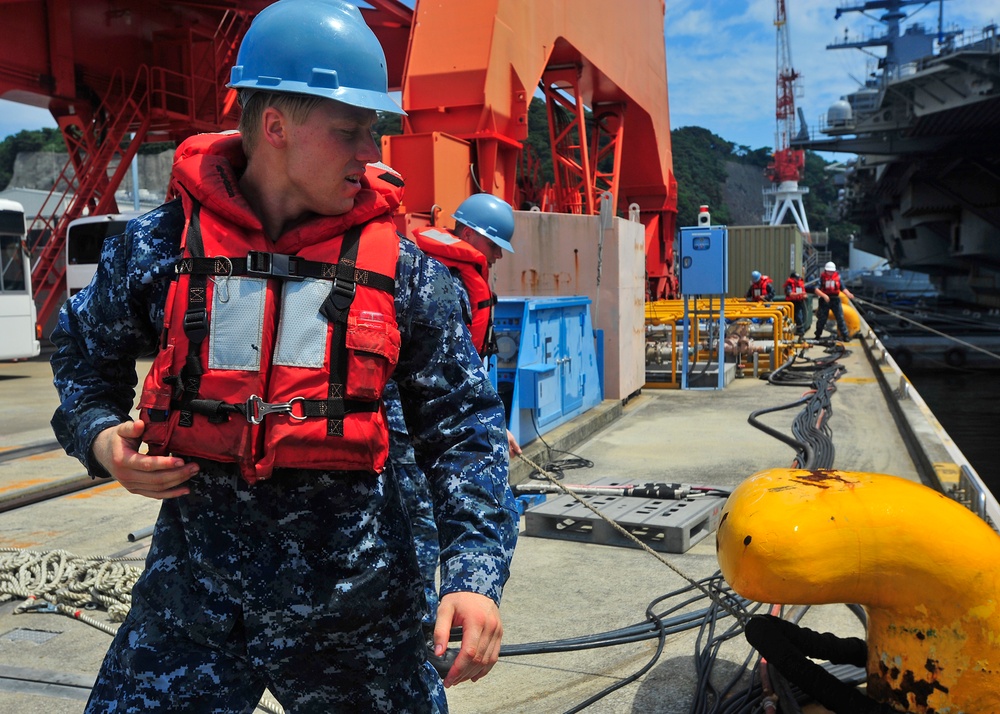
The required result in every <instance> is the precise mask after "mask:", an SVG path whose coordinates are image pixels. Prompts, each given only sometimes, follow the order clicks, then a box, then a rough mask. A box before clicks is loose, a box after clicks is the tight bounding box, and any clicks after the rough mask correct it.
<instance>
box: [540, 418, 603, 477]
mask: <svg viewBox="0 0 1000 714" xmlns="http://www.w3.org/2000/svg"><path fill="white" fill-rule="evenodd" d="M531 426H532V427H533V428H534V429H535V434H536V435H537V436H538V439H539V441H541V442H542V444H543V445H544V446H545V450H546V455H547V456H550V457H551V455H552V454H553V453H555V454H568V455H569V456H570V457H571V458H568V459H558V460H556V461H549V462H548V463H546V464H544V465H543V468H544V469H545V470H546V471H548V472H549V474H551V475H552V477H553V478H556V479H561V478H562V477H563V475H564V472H566V471H569V470H570V469H590V468H593V467H594V462H593V461H591V460H590V459H585V458H583V457H582V456H578V455H576V454H574V453H572V452H569V451H563V450H562V449H554V448H552V447H551V446H550V445H549V442H547V441H546V440H545V438H544V437H543V436H542V432H541V431H539V429H538V423H537V422H536V421H535V410H534V409H532V410H531ZM528 478H531V479H536V480H538V479H545V477H544V476H542V475H540V474H539V473H538V472H537V471H535V472H534V473H532V474H531V475H530V476H528Z"/></svg>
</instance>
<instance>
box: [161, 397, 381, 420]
mask: <svg viewBox="0 0 1000 714" xmlns="http://www.w3.org/2000/svg"><path fill="white" fill-rule="evenodd" d="M342 404H343V409H344V412H345V413H347V414H351V413H355V412H377V411H378V410H379V402H365V401H361V400H360V399H345V400H343V402H342ZM171 406H179V404H178V405H174V404H172V405H171ZM184 406H185V407H186V408H187V409H189V410H190V411H191V412H192V413H194V414H201V415H203V416H207V417H208V418H209V420H218V421H226V420H228V419H229V416H230V415H231V414H239V415H241V416H243V417H246V418H247V420H248V421H249V420H250V419H249V417H250V410H249V408H248V407H247V404H246V403H242V404H230V403H229V402H223V401H221V400H219V399H192V400H190V401H188V402H187V403H186V404H185V405H184ZM266 406H271V405H266ZM282 406H284V405H282ZM281 411H282V413H285V414H291V415H292V416H293V417H294V418H297V419H304V418H306V417H325V416H327V415H328V414H329V413H330V400H328V399H298V400H296V402H295V404H294V408H293V407H289V408H288V409H287V410H286V409H282V410H281Z"/></svg>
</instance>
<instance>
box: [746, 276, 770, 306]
mask: <svg viewBox="0 0 1000 714" xmlns="http://www.w3.org/2000/svg"><path fill="white" fill-rule="evenodd" d="M772 282H773V281H772V280H771V278H770V277H768V276H767V275H761V276H760V280H758V281H757V282H756V283H753V284H752V285H751V286H750V293H751V298H750V299H751V300H753V301H754V302H764V300H766V299H767V286H768V285H770V284H771V283H772Z"/></svg>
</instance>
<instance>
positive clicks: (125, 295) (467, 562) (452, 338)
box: [51, 201, 517, 602]
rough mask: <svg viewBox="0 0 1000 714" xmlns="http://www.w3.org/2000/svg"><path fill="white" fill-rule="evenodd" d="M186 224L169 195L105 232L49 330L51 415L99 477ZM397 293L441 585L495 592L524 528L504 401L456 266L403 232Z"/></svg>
mask: <svg viewBox="0 0 1000 714" xmlns="http://www.w3.org/2000/svg"><path fill="white" fill-rule="evenodd" d="M183 224H184V215H183V210H182V208H181V204H180V201H174V202H171V203H167V204H165V205H164V206H161V207H160V208H158V209H156V210H154V211H151V212H149V213H147V214H145V215H144V216H140V217H139V218H136V219H134V220H133V221H131V222H130V223H129V225H128V228H127V229H126V232H125V234H124V235H122V236H117V237H114V238H109V239H108V240H107V241H106V243H105V246H104V250H103V253H102V256H101V261H100V264H99V267H98V270H97V274H96V275H95V277H94V281H93V282H92V283H91V285H90V286H89V287H88V288H86V289H85V290H83V291H81V292H79V293H77V294H76V295H75V296H74V297H73V298H72V299H70V300H69V301H68V302H67V303H66V304H65V305H64V306H63V308H62V310H61V312H60V314H59V324H58V326H57V328H56V329H55V331H54V332H53V334H52V341H53V342H54V343H55V345H56V348H57V349H56V352H55V354H54V355H53V357H52V360H51V362H52V369H53V374H54V382H55V386H56V389H57V391H58V392H59V394H60V397H61V405H60V407H59V408H58V409H57V411H56V413H55V415H54V416H53V419H52V426H53V429H54V431H55V434H56V437H57V438H58V439H59V442H60V443H61V444H62V446H63V447H64V448H65V449H66V452H67V453H68V454H70V455H71V456H76V457H77V458H78V459H80V461H81V462H82V463H83V464H84V466H85V467H86V468H87V470H88V472H89V473H91V474H93V475H95V476H107V475H108V474H107V473H106V472H105V471H104V469H103V468H102V467H101V466H100V465H99V464H98V463H97V462H96V460H95V459H94V458H93V455H92V453H91V445H92V444H93V441H94V439H95V438H96V437H97V435H98V434H99V433H100V432H102V431H103V430H104V429H106V428H108V427H111V426H114V425H116V424H119V423H121V422H123V421H125V420H127V419H129V418H130V417H129V412H130V411H131V409H132V405H133V403H134V400H135V387H136V385H137V382H138V379H137V375H136V371H135V362H136V359H137V358H140V357H149V356H152V355H153V354H154V353H155V351H156V349H157V344H158V342H159V338H160V331H161V328H162V325H163V313H164V304H165V300H166V294H167V289H168V287H169V285H170V282H171V280H172V278H173V276H174V265H175V263H176V262H177V261H178V259H179V256H180V238H181V234H182V231H183ZM395 300H396V313H397V314H396V317H397V320H398V322H399V327H400V332H401V339H402V347H401V351H400V357H399V364H398V366H397V368H396V371H395V373H394V374H393V379H394V380H395V381H396V383H397V385H398V386H399V393H400V398H401V402H402V405H403V409H404V412H405V414H406V422H407V423H408V424H410V425H411V427H413V428H411V434H410V437H411V440H412V444H413V446H414V449H415V455H416V459H417V463H418V464H420V466H421V468H422V469H423V470H424V472H425V473H427V474H428V478H429V479H430V482H431V484H432V488H433V490H434V492H435V494H436V500H439V499H440V501H439V503H438V504H437V507H438V509H439V512H438V528H439V539H440V542H441V561H442V581H441V589H440V592H441V595H446V594H448V593H450V592H458V591H466V592H476V593H480V594H483V595H487V596H489V597H491V598H492V599H493V600H495V601H496V602H499V601H500V594H501V591H502V588H503V585H504V583H505V582H506V580H507V577H508V574H509V565H510V559H511V557H512V555H513V539H512V538H511V533H514V534H516V531H517V511H516V507H515V504H514V498H513V494H512V493H511V490H510V487H509V485H508V481H507V466H508V461H507V460H508V453H507V451H508V446H507V438H506V426H505V422H504V413H503V405H502V402H501V401H500V399H499V397H498V396H497V395H496V392H495V390H494V389H493V388H492V386H491V385H490V382H489V379H488V376H487V374H486V372H485V371H484V369H483V364H482V361H481V360H480V359H479V356H478V355H477V354H476V351H475V349H474V347H473V346H472V343H471V341H470V340H469V338H468V335H467V333H466V330H465V327H464V325H463V323H462V317H461V308H460V305H459V301H458V298H457V297H456V295H455V290H454V287H453V286H452V278H451V275H450V274H449V273H448V271H447V269H446V268H445V267H444V266H443V265H441V264H440V263H438V262H437V261H435V260H432V259H429V258H428V257H427V256H425V255H424V254H423V253H421V252H420V250H419V249H418V248H417V247H416V246H415V245H414V244H413V243H411V242H410V241H408V240H400V253H399V261H398V266H397V274H396V299H395ZM275 478H280V473H277V474H275Z"/></svg>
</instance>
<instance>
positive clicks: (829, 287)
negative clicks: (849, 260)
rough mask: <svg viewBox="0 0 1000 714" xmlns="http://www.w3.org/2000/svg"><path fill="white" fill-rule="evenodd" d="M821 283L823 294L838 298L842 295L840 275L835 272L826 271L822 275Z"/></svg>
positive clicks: (820, 277)
mask: <svg viewBox="0 0 1000 714" xmlns="http://www.w3.org/2000/svg"><path fill="white" fill-rule="evenodd" d="M819 281H820V282H821V283H822V284H823V292H825V293H826V294H827V295H831V296H833V297H836V296H837V295H840V273H838V272H837V271H833V272H832V273H828V272H826V271H825V270H824V271H823V272H822V273H820V276H819Z"/></svg>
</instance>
